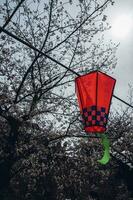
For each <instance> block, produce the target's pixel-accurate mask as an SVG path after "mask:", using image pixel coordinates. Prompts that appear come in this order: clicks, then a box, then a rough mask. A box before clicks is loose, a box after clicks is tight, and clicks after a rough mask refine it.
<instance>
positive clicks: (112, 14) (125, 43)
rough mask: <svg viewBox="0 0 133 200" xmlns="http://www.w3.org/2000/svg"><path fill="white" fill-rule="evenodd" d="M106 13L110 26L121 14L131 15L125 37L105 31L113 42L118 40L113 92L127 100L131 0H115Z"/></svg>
mask: <svg viewBox="0 0 133 200" xmlns="http://www.w3.org/2000/svg"><path fill="white" fill-rule="evenodd" d="M106 14H107V16H108V21H109V23H110V24H111V26H112V27H113V25H114V22H115V20H117V18H118V17H120V16H122V15H125V16H128V15H130V16H131V20H132V22H131V23H132V24H131V25H130V26H131V27H130V26H129V32H128V34H127V35H126V36H125V37H119V36H117V37H116V36H115V35H113V34H112V31H111V29H110V30H109V31H107V32H106V33H105V35H106V37H107V38H110V39H111V38H112V40H113V42H117V43H119V42H120V46H119V48H118V51H117V58H118V63H117V66H116V69H115V70H114V73H113V76H114V77H115V78H116V79H117V83H116V87H115V94H116V95H117V96H119V97H121V98H122V99H124V100H126V101H128V98H127V95H128V83H130V84H131V85H132V86H133V1H132V0H116V1H115V4H114V6H110V7H109V8H108V9H107V11H106ZM121 34H122V33H121Z"/></svg>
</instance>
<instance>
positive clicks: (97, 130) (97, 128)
mask: <svg viewBox="0 0 133 200" xmlns="http://www.w3.org/2000/svg"><path fill="white" fill-rule="evenodd" d="M85 131H86V132H88V133H94V132H95V133H103V132H105V131H106V128H105V127H103V126H87V127H85Z"/></svg>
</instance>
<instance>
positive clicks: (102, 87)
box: [97, 72, 116, 113]
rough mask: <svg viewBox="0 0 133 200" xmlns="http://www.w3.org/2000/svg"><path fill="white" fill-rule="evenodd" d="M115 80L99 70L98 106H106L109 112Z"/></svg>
mask: <svg viewBox="0 0 133 200" xmlns="http://www.w3.org/2000/svg"><path fill="white" fill-rule="evenodd" d="M115 82H116V80H115V79H113V78H112V77H110V76H108V75H106V74H103V73H101V72H98V90H97V107H105V108H106V113H108V112H109V108H110V102H111V99H112V93H113V89H114V85H115Z"/></svg>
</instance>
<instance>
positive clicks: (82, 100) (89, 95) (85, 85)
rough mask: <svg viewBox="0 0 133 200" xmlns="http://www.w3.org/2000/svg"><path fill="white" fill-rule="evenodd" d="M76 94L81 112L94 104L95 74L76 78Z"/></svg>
mask: <svg viewBox="0 0 133 200" xmlns="http://www.w3.org/2000/svg"><path fill="white" fill-rule="evenodd" d="M76 93H77V96H78V102H79V105H80V111H81V112H82V109H83V108H86V107H89V106H92V105H94V104H96V72H95V73H90V74H87V75H84V76H81V77H78V78H76Z"/></svg>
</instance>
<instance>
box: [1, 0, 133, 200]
mask: <svg viewBox="0 0 133 200" xmlns="http://www.w3.org/2000/svg"><path fill="white" fill-rule="evenodd" d="M18 3H21V6H20V7H19V8H18V10H17V11H16V12H15V15H13V17H12V18H10V16H11V15H12V13H13V12H14V9H15V8H16V6H17V5H18ZM109 4H113V2H112V1H110V0H108V1H106V2H105V1H98V0H96V1H92V0H88V1H86V0H83V1H81V0H80V1H58V0H51V1H45V2H44V1H40V0H34V1H29V0H27V1H24V0H22V1H19V2H18V0H14V1H3V2H1V4H0V13H1V14H0V17H1V21H2V24H3V25H4V24H5V25H4V26H3V27H4V28H5V29H7V30H8V31H9V32H11V33H13V34H15V35H16V36H18V37H19V38H21V39H23V40H24V41H27V42H28V43H29V44H32V45H33V46H35V47H36V48H38V49H40V50H41V51H42V52H44V53H45V54H47V55H49V56H51V57H53V58H55V59H56V60H58V61H59V62H62V63H63V64H64V65H66V66H67V67H68V68H70V69H72V70H74V71H76V72H78V73H79V74H84V73H87V72H89V71H91V70H95V69H100V70H102V71H105V72H106V71H109V70H112V69H113V68H114V67H115V65H116V57H115V52H116V49H117V45H115V44H113V43H112V42H110V43H109V44H107V43H106V44H105V42H104V36H103V31H105V30H108V29H109V24H108V23H107V16H106V15H105V14H104V10H105V9H106V7H107V5H109ZM73 11H74V12H73ZM85 19H87V20H85ZM84 20H85V21H84ZM83 21H84V23H83ZM82 23H83V24H82ZM0 47H1V53H0V177H1V178H0V198H1V199H5V200H7V199H13V200H15V199H16V200H24V199H25V200H30V199H32V200H34V199H39V200H41V199H46V200H52V199H53V200H56V199H57V200H65V199H72V200H76V199H77V200H80V199H84V200H87V199H90V200H91V199H102V200H104V199H117V200H118V199H129V198H130V196H131V190H132V187H131V185H130V183H129V179H128V178H129V177H131V175H132V170H130V169H129V167H128V166H127V165H125V163H123V159H122V160H121V159H118V158H117V157H116V155H115V153H116V152H118V153H119V155H120V153H121V151H124V149H125V148H127V149H126V150H127V151H128V156H126V159H128V162H129V161H130V164H131V163H132V159H131V158H130V157H131V156H132V154H131V153H132V146H131V144H132V143H131V139H130V137H131V136H132V115H131V111H130V110H128V114H127V111H126V112H124V111H123V112H122V115H117V116H116V114H114V113H113V114H112V115H111V117H110V121H111V123H110V124H109V129H108V134H109V135H113V136H114V137H116V136H118V138H117V139H113V140H112V149H111V152H112V157H113V159H112V162H111V163H110V164H108V165H107V166H104V167H103V166H100V165H99V164H98V163H97V159H98V157H99V158H100V156H101V148H100V146H99V139H95V138H93V139H91V138H90V139H85V140H84V139H80V138H79V137H78V136H79V134H81V133H83V131H82V127H81V119H80V117H79V111H78V108H77V103H76V99H75V97H74V92H75V91H74V89H73V88H74V82H73V80H74V78H75V74H72V72H71V71H69V70H66V69H64V68H61V66H60V65H59V64H57V63H54V62H53V61H51V60H50V59H47V58H46V57H45V56H42V55H41V54H39V53H37V52H35V51H33V50H32V49H31V48H29V47H27V46H25V45H22V44H21V43H19V42H18V41H16V40H14V39H13V38H11V37H9V36H8V35H5V34H4V33H1V38H0ZM130 96H131V95H130ZM129 114H130V116H131V117H130V118H129V117H128V116H129ZM120 126H121V127H120ZM112 133H113V134H112ZM83 135H84V133H83ZM127 135H128V137H127ZM72 136H75V137H72ZM65 138H70V140H68V139H65ZM73 138H76V139H73ZM125 138H126V139H125ZM128 138H129V139H128ZM64 139H65V140H64ZM119 139H120V140H119ZM122 140H124V141H126V143H125V148H124V146H122V145H121V141H122ZM121 154H122V153H121ZM122 155H125V154H122ZM125 168H126V172H127V173H128V174H125V175H123V173H124V172H123V170H125ZM119 169H121V170H119ZM119 172H120V173H121V174H122V176H123V177H121V174H119ZM125 177H126V178H125ZM127 177H128V178H127ZM116 180H117V181H116ZM118 191H119V192H118ZM123 191H124V192H123Z"/></svg>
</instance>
